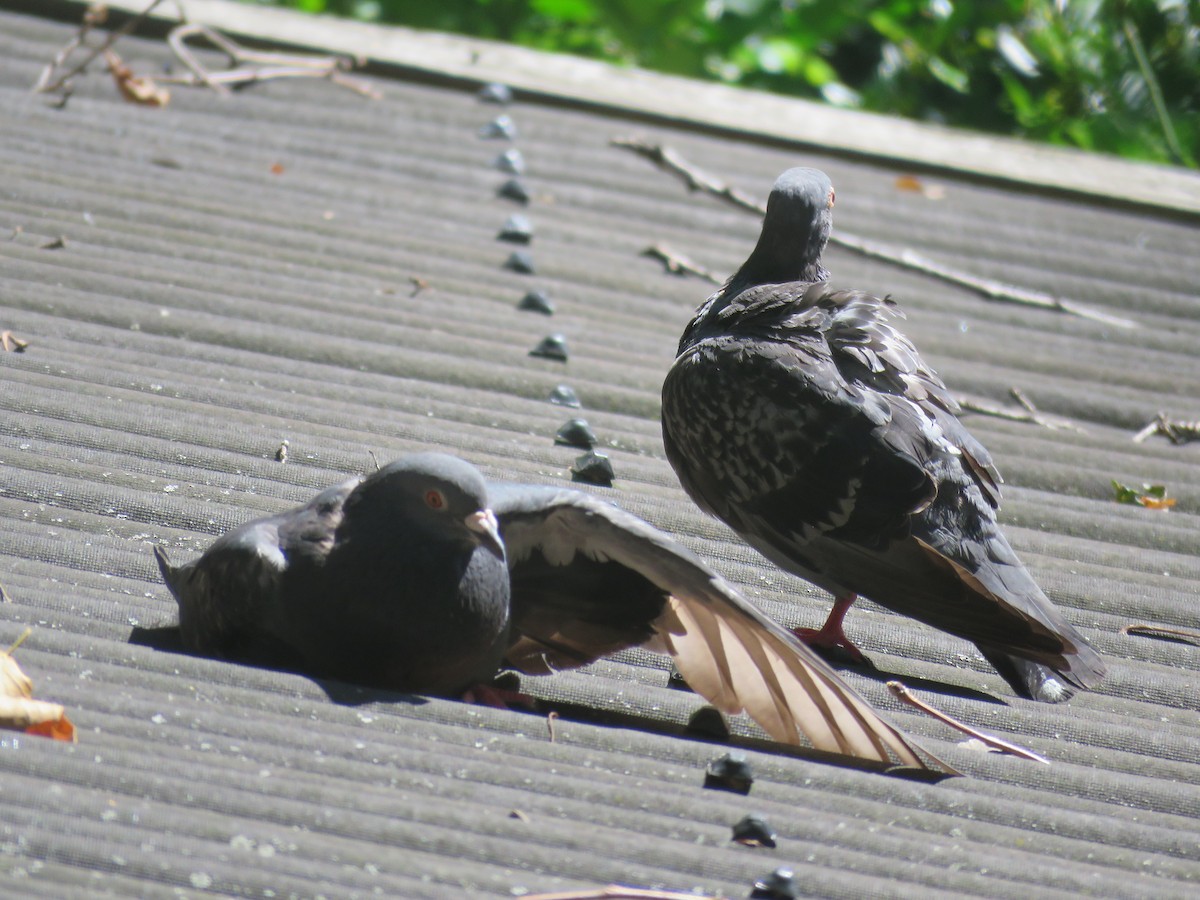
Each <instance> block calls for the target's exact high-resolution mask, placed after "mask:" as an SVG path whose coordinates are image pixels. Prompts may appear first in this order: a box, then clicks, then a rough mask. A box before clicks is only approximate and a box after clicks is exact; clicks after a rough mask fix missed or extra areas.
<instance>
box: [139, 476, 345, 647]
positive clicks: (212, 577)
mask: <svg viewBox="0 0 1200 900" xmlns="http://www.w3.org/2000/svg"><path fill="white" fill-rule="evenodd" d="M358 483H359V479H352V480H350V481H347V482H344V483H343V484H340V485H336V486H334V487H331V488H328V489H327V490H325V491H322V492H321V493H320V494H318V495H317V496H316V497H315V498H314V499H313V500H312V501H311V502H309V503H307V504H306V505H304V506H302V507H299V508H297V509H295V510H292V511H290V512H286V513H282V514H280V515H277V516H271V517H269V518H265V519H258V520H256V521H253V522H247V523H246V524H245V525H241V526H239V527H238V528H235V529H234V530H233V531H230V532H229V533H227V534H225V535H223V536H222V537H220V538H218V539H217V540H216V541H214V542H213V544H212V546H210V547H209V548H208V550H206V551H205V552H204V554H203V555H202V556H200V557H199V558H198V559H195V560H192V561H191V562H187V563H184V564H183V565H179V566H175V565H172V563H171V561H170V559H169V558H168V557H167V554H166V551H165V550H163V549H162V548H161V547H155V548H154V555H155V558H156V559H157V560H158V566H159V569H160V570H161V572H162V576H163V580H164V581H165V582H166V584H167V587H169V588H170V589H171V593H172V594H173V595H174V596H175V600H176V602H177V603H178V604H179V631H180V636H181V637H182V639H183V642H184V645H185V646H187V647H188V649H190V650H191V651H193V652H195V653H200V654H203V655H205V656H217V657H223V658H228V659H241V660H245V661H255V662H259V663H263V664H272V665H285V664H288V663H289V662H290V661H291V660H292V657H293V656H294V653H293V652H291V651H289V650H287V649H286V648H285V647H284V646H283V644H282V642H281V640H280V634H281V631H282V628H281V626H280V622H281V621H282V618H283V617H285V616H286V614H287V611H286V610H285V609H283V608H282V605H281V596H282V595H283V589H284V579H285V577H287V574H288V572H289V570H290V569H291V568H292V567H294V566H295V565H297V564H301V565H302V564H304V563H307V562H311V561H312V560H315V559H317V558H319V557H323V556H324V555H325V554H327V553H328V552H329V548H330V547H331V546H332V544H333V537H334V533H335V531H336V529H337V525H338V523H339V522H340V521H341V517H342V506H343V504H344V502H345V500H346V498H347V497H348V496H349V495H350V493H351V492H352V491H353V489H354V488H355V487H356V486H357V485H358Z"/></svg>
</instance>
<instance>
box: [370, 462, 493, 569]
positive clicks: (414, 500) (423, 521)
mask: <svg viewBox="0 0 1200 900" xmlns="http://www.w3.org/2000/svg"><path fill="white" fill-rule="evenodd" d="M381 521H382V522H393V521H394V522H402V523H404V524H405V525H406V526H407V527H409V528H412V529H415V530H416V531H418V532H419V533H421V534H422V535H424V536H425V537H427V538H429V539H441V540H446V541H450V542H454V543H464V544H473V545H475V546H483V547H487V548H488V549H489V550H490V551H491V552H492V553H494V554H495V555H496V556H497V557H499V558H500V559H504V542H503V541H502V540H501V538H500V529H499V526H498V524H497V522H496V516H495V514H494V513H493V512H492V510H491V509H490V508H489V507H488V502H487V482H486V481H484V478H483V475H482V474H481V473H480V472H479V470H478V469H476V468H475V467H474V466H472V465H471V464H470V463H468V462H466V461H464V460H461V459H459V458H457V457H455V456H450V455H448V454H445V453H415V454H412V455H411V456H405V457H401V458H400V459H398V460H396V461H395V462H391V463H388V464H387V465H386V466H384V467H383V468H382V469H380V470H379V471H378V472H375V473H373V474H372V475H369V476H368V477H367V478H365V479H364V480H363V482H362V484H361V485H359V487H358V488H357V489H356V490H355V491H354V494H353V495H352V496H351V497H350V498H349V499H348V500H347V501H346V526H347V527H350V528H353V523H355V522H357V523H359V526H360V527H362V528H364V529H366V528H371V529H378V528H379V525H380V523H381Z"/></svg>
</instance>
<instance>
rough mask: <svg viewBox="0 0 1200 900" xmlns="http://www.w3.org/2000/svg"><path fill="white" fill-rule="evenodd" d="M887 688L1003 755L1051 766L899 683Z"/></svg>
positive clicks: (892, 683)
mask: <svg viewBox="0 0 1200 900" xmlns="http://www.w3.org/2000/svg"><path fill="white" fill-rule="evenodd" d="M887 686H888V690H889V691H891V692H892V693H893V694H894V695H895V696H896V697H898V698H900V699H901V700H903V701H904V702H905V703H907V704H908V705H909V706H911V707H913V708H914V709H919V710H920V711H921V712H923V713H925V714H926V715H929V716H933V718H935V719H937V720H938V721H939V722H942V723H943V724H946V725H949V726H950V727H951V728H954V729H956V730H957V731H961V732H962V733H963V734H965V735H968V736H970V737H973V738H975V740H977V741H980V742H982V743H984V744H986V745H987V746H989V747H991V748H993V749H995V750H999V751H1000V752H1001V753H1008V754H1010V755H1012V756H1019V757H1020V758H1021V759H1029V760H1033V761H1034V762H1040V763H1045V764H1046V765H1050V760H1048V759H1046V757H1044V756H1041V755H1039V754H1037V753H1034V752H1033V751H1032V750H1026V749H1025V748H1024V747H1019V746H1017V745H1016V744H1013V743H1010V742H1009V741H1006V740H1003V739H1001V738H998V737H993V736H992V735H990V734H985V733H984V732H982V731H979V730H977V729H975V728H972V727H971V726H970V725H968V724H966V723H965V722H960V721H958V719H956V718H954V717H953V716H949V715H947V714H946V713H944V712H942V711H941V710H937V709H934V708H933V707H932V706H930V705H929V704H928V703H926V702H925V701H924V700H919V699H917V697H916V696H915V695H914V694H913V693H912V691H910V690H909V689H908V688H907V687H905V686H904V685H903V684H901V683H900V682H899V681H889V682H888V683H887Z"/></svg>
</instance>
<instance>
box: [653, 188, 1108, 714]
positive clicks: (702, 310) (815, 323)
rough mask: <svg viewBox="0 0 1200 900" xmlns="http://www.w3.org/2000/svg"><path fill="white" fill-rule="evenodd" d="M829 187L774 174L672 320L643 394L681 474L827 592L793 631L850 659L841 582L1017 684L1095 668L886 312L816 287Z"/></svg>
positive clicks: (1063, 690)
mask: <svg viewBox="0 0 1200 900" xmlns="http://www.w3.org/2000/svg"><path fill="white" fill-rule="evenodd" d="M833 204H834V190H833V186H832V184H831V183H830V181H829V178H828V177H827V176H826V175H825V174H824V173H823V172H820V171H818V170H816V169H806V168H796V169H790V170H788V171H787V172H785V173H783V175H781V176H780V177H779V179H778V180H777V181H776V182H775V186H774V188H773V190H772V191H771V196H770V199H769V201H768V204H767V211H766V216H765V218H764V220H763V226H762V232H761V234H760V236H759V239H758V243H757V245H756V246H755V248H754V251H753V252H752V253H751V254H750V256H749V258H748V259H747V260H746V262H745V263H744V264H743V265H742V267H741V268H740V269H738V270H737V272H735V273H734V275H733V276H732V277H731V278H730V279H729V281H728V282H727V283H726V284H725V286H724V287H723V288H722V289H721V290H719V291H718V292H717V293H715V294H714V295H713V296H711V297H710V298H708V300H707V301H706V302H704V303H703V304H701V306H700V307H699V309H698V310H697V311H696V315H695V317H694V318H693V319H692V320H691V322H690V323H689V324H688V326H687V327H686V329H685V330H684V332H683V337H682V338H681V340H680V342H679V351H678V355H677V357H676V359H675V362H674V364H673V365H672V367H671V369H670V371H669V372H668V374H667V377H666V379H665V381H664V384H663V402H662V427H663V439H664V442H665V449H666V453H667V458H668V460H669V461H670V463H671V465H672V467H673V468H674V469H675V472H676V473H677V474H678V476H679V480H680V482H681V483H682V485H683V487H684V490H685V491H686V492H687V493H688V494H689V495H690V496H691V497H692V499H693V500H694V501H695V502H696V503H697V504H698V505H699V506H700V507H701V508H702V509H704V510H705V511H706V512H708V513H710V514H712V515H714V516H716V517H717V518H719V519H721V520H722V521H724V522H725V523H726V524H728V525H729V526H730V527H731V528H733V530H734V531H736V532H737V533H738V534H739V535H741V536H742V537H743V538H744V539H745V540H746V541H747V542H748V543H749V544H750V545H751V546H752V547H754V548H755V549H757V550H758V551H759V552H760V553H762V554H763V555H764V556H765V557H767V559H769V560H770V561H771V562H773V563H775V564H776V565H778V566H780V567H781V568H783V569H785V570H787V571H789V572H792V573H793V574H796V575H799V576H800V577H802V578H804V579H807V580H808V581H810V582H812V583H813V584H815V585H817V586H819V587H821V588H823V589H825V590H826V591H829V592H830V593H831V594H833V596H834V598H835V602H834V606H833V610H832V612H831V613H830V615H829V618H828V620H827V621H826V623H825V625H824V627H822V628H821V629H819V630H812V629H798V630H797V635H798V636H799V637H801V638H802V639H803V640H805V641H806V642H807V643H809V644H811V645H813V646H817V647H826V648H831V649H832V648H839V649H841V650H843V651H845V652H846V653H848V654H849V655H851V656H852V657H853V658H856V659H858V660H862V659H863V657H862V654H861V653H860V652H859V651H858V649H857V648H856V647H854V646H853V644H852V643H851V642H850V641H849V639H848V638H847V637H846V635H845V632H844V631H843V623H842V620H843V617H844V616H845V614H846V611H847V610H848V609H849V608H850V605H851V604H852V603H853V602H854V600H855V599H856V598H857V597H858V596H860V595H861V596H863V597H867V598H869V599H870V600H873V601H875V602H876V603H878V604H880V605H882V606H884V607H887V608H888V609H891V610H894V611H895V612H898V613H901V614H903V615H906V616H911V617H913V618H916V619H919V620H921V621H922V622H925V623H927V624H929V625H932V626H934V627H935V628H939V629H942V630H943V631H947V632H949V633H951V634H954V635H957V636H959V637H962V638H965V639H966V640H969V641H972V642H974V643H975V645H976V646H977V647H978V648H979V650H980V652H981V653H982V654H983V656H984V658H985V659H987V660H988V662H989V663H991V665H992V666H993V667H994V668H995V669H996V670H997V672H998V673H999V674H1000V675H1001V676H1002V677H1003V678H1004V679H1005V680H1006V681H1007V682H1008V683H1009V684H1010V685H1011V687H1012V688H1013V690H1014V691H1015V692H1016V693H1017V694H1019V695H1021V696H1023V697H1027V698H1032V699H1036V700H1041V701H1046V702H1059V701H1062V700H1066V699H1067V698H1068V697H1070V696H1071V695H1072V694H1073V693H1074V692H1075V691H1076V690H1080V689H1087V688H1091V687H1093V686H1095V685H1096V684H1097V682H1099V681H1100V679H1101V678H1102V677H1103V675H1104V672H1105V666H1104V662H1103V660H1102V659H1101V657H1100V655H1099V654H1098V653H1097V652H1096V651H1095V650H1094V649H1093V648H1092V647H1091V646H1090V645H1089V644H1088V642H1087V641H1086V640H1085V639H1084V638H1083V636H1082V635H1081V634H1080V633H1079V632H1078V631H1077V630H1076V629H1075V628H1074V627H1072V626H1071V625H1070V624H1069V623H1068V622H1067V621H1066V619H1064V618H1063V616H1062V614H1061V613H1060V612H1059V611H1058V610H1056V609H1055V607H1054V606H1053V605H1052V604H1051V602H1050V600H1049V599H1047V597H1046V595H1045V594H1044V593H1042V591H1041V589H1040V588H1039V587H1038V586H1037V584H1036V583H1035V581H1034V579H1033V577H1032V576H1031V575H1030V574H1029V572H1028V571H1027V570H1026V568H1025V567H1024V565H1022V563H1021V561H1020V560H1019V559H1018V558H1017V555H1016V553H1015V552H1014V551H1013V549H1012V547H1011V546H1010V545H1009V543H1008V541H1007V540H1006V539H1005V537H1004V534H1003V533H1002V532H1001V530H1000V528H999V526H998V525H997V522H996V511H997V509H998V507H999V503H1000V484H1001V478H1000V475H999V473H998V472H997V470H996V467H995V466H994V465H993V463H992V461H991V457H990V456H989V455H988V452H987V450H985V449H984V447H983V446H982V445H981V444H980V443H979V441H977V440H976V439H975V438H974V437H972V435H971V434H970V432H968V431H967V429H966V428H965V427H964V426H963V424H962V423H961V422H960V421H959V419H958V416H957V413H958V412H959V406H958V404H957V402H956V401H955V399H954V398H953V397H952V396H951V394H950V392H949V391H948V389H947V388H946V386H945V384H943V382H942V380H941V379H940V378H939V377H938V375H937V373H936V372H935V371H934V370H933V369H932V368H930V367H929V366H928V365H926V363H925V362H924V361H923V360H922V359H921V357H920V355H919V354H918V353H917V350H916V348H915V347H914V346H913V344H912V342H911V341H910V340H909V339H908V338H907V337H905V335H904V334H903V333H901V332H900V331H899V330H898V329H897V328H896V326H895V325H894V324H893V321H894V319H895V318H896V317H899V316H902V313H901V312H900V310H899V309H898V307H897V306H896V304H895V303H894V301H892V300H891V299H890V298H889V297H885V298H883V299H880V298H878V297H874V296H871V295H870V294H867V293H863V292H861V291H851V290H835V289H833V288H831V287H830V286H829V284H828V279H829V273H828V271H827V270H826V269H825V267H824V266H823V265H822V262H821V253H822V251H823V250H824V247H825V244H826V241H827V240H828V238H829V234H830V228H831V224H832V214H831V210H832V208H833Z"/></svg>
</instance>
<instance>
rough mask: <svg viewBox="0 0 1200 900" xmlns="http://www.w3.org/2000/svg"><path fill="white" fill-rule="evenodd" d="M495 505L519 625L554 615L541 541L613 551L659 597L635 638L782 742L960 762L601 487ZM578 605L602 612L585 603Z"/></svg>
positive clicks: (565, 556) (581, 552)
mask: <svg viewBox="0 0 1200 900" xmlns="http://www.w3.org/2000/svg"><path fill="white" fill-rule="evenodd" d="M491 502H492V507H493V509H494V510H495V512H496V515H497V518H498V519H499V521H500V527H501V531H502V533H503V535H504V539H505V543H506V544H507V545H508V551H509V559H510V561H511V562H510V565H511V566H512V567H513V575H514V578H513V585H514V590H513V615H514V626H515V628H516V630H517V631H518V632H519V631H521V630H522V628H523V627H524V624H525V623H526V622H531V621H539V622H541V624H542V626H543V627H544V626H545V624H546V619H547V615H546V608H545V606H544V603H545V596H544V594H542V593H539V594H538V595H537V596H526V595H524V594H523V593H522V591H521V590H520V584H521V581H522V579H521V577H520V569H521V567H522V565H524V564H527V561H528V560H530V559H534V558H537V559H539V560H544V559H545V558H546V553H544V552H542V551H541V550H540V549H539V548H542V547H549V548H552V549H551V550H550V551H549V554H550V555H552V556H553V557H554V558H555V559H556V560H558V561H559V563H560V565H561V566H563V567H564V568H568V569H569V568H570V567H571V565H572V564H573V560H575V559H577V558H586V559H593V560H594V559H596V558H604V559H606V560H609V561H610V564H615V565H618V566H620V567H622V568H624V569H628V570H630V571H632V572H636V573H637V574H638V575H640V576H641V578H642V579H644V580H645V582H648V583H649V584H650V585H653V587H654V589H655V592H656V596H657V598H658V602H657V603H656V604H655V605H654V607H653V609H652V610H650V612H651V613H652V614H649V615H648V618H647V620H646V622H644V623H634V624H636V625H637V626H638V627H637V628H634V629H633V632H635V633H638V634H640V637H639V638H638V639H637V640H630V642H629V646H633V645H635V644H637V645H641V646H645V647H648V648H650V649H654V650H664V649H665V650H666V652H668V653H670V655H671V656H672V657H673V658H674V659H675V663H676V665H677V666H678V668H679V670H680V672H681V673H682V675H683V676H684V678H685V679H687V681H688V684H689V685H691V687H692V688H693V689H694V690H695V691H696V692H697V693H699V694H700V695H701V696H703V697H704V698H705V699H706V700H708V701H709V702H710V703H712V704H713V705H714V706H716V707H717V708H718V709H721V710H723V711H725V712H728V713H731V714H735V713H738V712H741V711H743V710H744V711H745V712H747V713H748V714H749V715H750V717H751V718H752V719H754V721H756V722H757V723H758V724H759V725H760V726H761V727H762V728H763V730H764V731H766V732H767V734H768V735H770V736H771V737H772V738H773V739H775V740H777V741H780V742H782V743H787V744H793V745H803V744H805V743H806V742H807V743H809V744H811V745H812V746H813V747H815V748H816V749H818V750H822V751H827V752H831V753H841V754H847V755H851V756H855V757H858V758H861V759H866V760H871V761H874V762H878V763H883V764H895V763H896V762H899V763H901V764H903V765H906V766H915V767H919V768H923V769H931V770H935V771H942V772H948V773H952V772H953V771H954V770H953V769H951V768H950V767H949V766H946V765H945V764H944V763H942V762H941V761H939V760H936V759H934V758H933V757H930V756H929V755H928V754H924V758H923V757H922V753H924V751H919V750H918V749H917V747H916V746H915V745H914V744H913V743H912V742H910V741H909V740H908V739H907V738H906V737H905V736H904V735H903V734H901V733H900V732H899V731H898V730H897V729H896V728H895V727H893V726H892V725H890V724H888V723H887V722H886V721H884V720H883V719H882V718H881V717H880V716H879V715H878V714H877V713H876V712H875V711H874V710H873V709H872V708H871V707H870V705H869V704H868V703H867V702H866V701H865V700H864V699H862V698H861V697H860V696H859V695H858V694H857V693H856V692H855V691H854V690H853V688H851V687H850V686H849V685H848V684H846V682H845V681H843V680H842V678H841V677H840V676H839V675H838V674H837V673H836V672H835V671H834V670H833V669H832V668H830V667H829V666H828V665H827V664H826V663H824V662H823V661H822V660H821V659H819V658H818V657H817V656H816V655H815V654H814V653H813V652H812V651H811V650H809V649H808V648H807V647H805V646H803V645H802V644H801V643H800V642H799V641H797V640H796V639H795V637H794V636H793V635H791V634H790V633H788V632H787V631H786V630H784V629H783V628H782V627H780V626H779V625H777V624H775V623H774V622H772V621H771V620H770V619H769V618H767V617H766V616H765V615H763V614H762V613H761V612H759V611H758V609H757V608H756V607H754V606H753V605H752V604H751V603H750V602H749V601H747V600H746V599H745V598H743V597H742V596H741V595H740V594H739V593H738V592H737V591H736V590H734V588H733V587H732V586H731V585H730V584H729V583H728V582H726V581H725V580H724V579H723V578H721V577H720V576H719V575H717V574H716V573H715V572H713V571H712V570H711V569H710V568H709V567H708V566H707V565H705V564H704V563H703V562H702V561H701V560H700V559H699V558H698V557H697V556H696V555H695V554H693V553H692V552H691V551H689V550H687V549H686V548H685V547H683V546H682V545H680V544H678V543H677V542H676V541H674V540H672V539H671V538H670V537H668V536H667V535H665V534H663V533H662V532H660V531H658V530H657V529H655V528H654V527H653V526H651V525H649V524H647V523H646V522H644V521H642V520H641V519H639V518H637V517H636V516H632V515H630V514H628V513H625V512H623V511H621V510H619V509H617V508H616V507H614V506H612V505H610V504H607V503H604V502H603V501H601V500H598V499H596V498H594V497H592V496H591V495H589V494H585V493H582V492H579V491H570V490H559V489H553V488H547V489H535V488H526V487H524V486H520V487H517V486H509V487H505V488H502V489H500V490H498V491H493V492H491ZM617 602H619V601H618V600H617V599H616V598H614V599H613V603H614V604H615V603H617ZM556 603H557V609H556V612H555V614H556V615H558V616H559V617H563V621H562V622H561V623H560V627H559V629H558V630H559V631H561V632H566V633H570V632H571V631H572V629H571V627H570V625H571V623H570V622H569V619H570V616H571V615H572V614H573V613H572V609H571V607H570V605H569V604H567V603H564V601H563V598H562V597H561V596H560V597H557V598H556ZM539 604H543V605H541V606H539ZM531 605H532V607H533V608H532V609H531ZM575 612H577V613H578V614H580V615H587V614H594V612H595V611H594V610H589V609H587V608H584V607H580V608H578V609H577V610H575ZM639 629H641V630H640V631H639ZM575 649H578V648H575ZM597 649H599V648H597ZM598 655H600V654H599V652H597V653H596V654H595V655H594V656H598ZM594 656H593V658H594Z"/></svg>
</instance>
